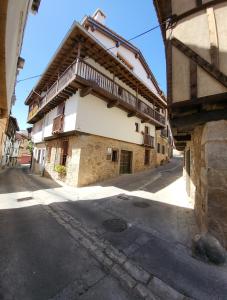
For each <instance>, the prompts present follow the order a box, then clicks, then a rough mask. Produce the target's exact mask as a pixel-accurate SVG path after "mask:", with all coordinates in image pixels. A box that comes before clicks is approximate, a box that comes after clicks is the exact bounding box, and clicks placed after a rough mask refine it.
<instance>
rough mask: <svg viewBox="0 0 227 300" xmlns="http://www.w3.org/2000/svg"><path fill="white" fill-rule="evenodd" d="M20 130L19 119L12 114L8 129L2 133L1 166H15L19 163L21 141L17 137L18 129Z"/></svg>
mask: <svg viewBox="0 0 227 300" xmlns="http://www.w3.org/2000/svg"><path fill="white" fill-rule="evenodd" d="M17 130H19V127H18V124H17V119H16V118H14V117H12V116H10V117H9V118H8V122H7V126H6V131H5V133H4V134H3V135H2V143H1V147H2V148H1V153H2V156H1V161H0V163H1V167H3V168H5V167H13V166H16V164H17V157H18V153H19V142H18V141H17V139H16V131H17Z"/></svg>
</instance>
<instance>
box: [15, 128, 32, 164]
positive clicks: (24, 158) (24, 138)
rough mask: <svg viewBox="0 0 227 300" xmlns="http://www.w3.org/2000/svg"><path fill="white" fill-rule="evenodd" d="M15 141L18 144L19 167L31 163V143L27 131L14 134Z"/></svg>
mask: <svg viewBox="0 0 227 300" xmlns="http://www.w3.org/2000/svg"><path fill="white" fill-rule="evenodd" d="M16 141H17V142H18V144H19V147H18V148H19V150H18V157H17V163H18V164H20V165H23V164H30V163H31V152H30V150H29V143H30V142H31V138H30V134H29V132H28V130H21V131H18V132H17V133H16Z"/></svg>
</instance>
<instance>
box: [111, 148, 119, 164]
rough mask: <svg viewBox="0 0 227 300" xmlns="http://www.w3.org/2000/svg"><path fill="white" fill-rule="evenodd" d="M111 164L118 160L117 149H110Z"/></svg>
mask: <svg viewBox="0 0 227 300" xmlns="http://www.w3.org/2000/svg"><path fill="white" fill-rule="evenodd" d="M111 160H112V162H118V160H119V150H118V149H112V157H111Z"/></svg>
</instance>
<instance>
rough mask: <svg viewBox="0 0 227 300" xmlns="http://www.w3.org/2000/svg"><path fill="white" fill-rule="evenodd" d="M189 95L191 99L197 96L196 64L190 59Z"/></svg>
mask: <svg viewBox="0 0 227 300" xmlns="http://www.w3.org/2000/svg"><path fill="white" fill-rule="evenodd" d="M190 95H191V97H190V98H191V99H192V100H194V99H196V98H197V64H196V63H195V62H194V61H193V60H190Z"/></svg>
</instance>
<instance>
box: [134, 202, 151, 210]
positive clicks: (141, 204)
mask: <svg viewBox="0 0 227 300" xmlns="http://www.w3.org/2000/svg"><path fill="white" fill-rule="evenodd" d="M133 205H134V206H136V207H140V208H146V207H149V206H150V204H149V203H147V202H142V201H136V202H133Z"/></svg>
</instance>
